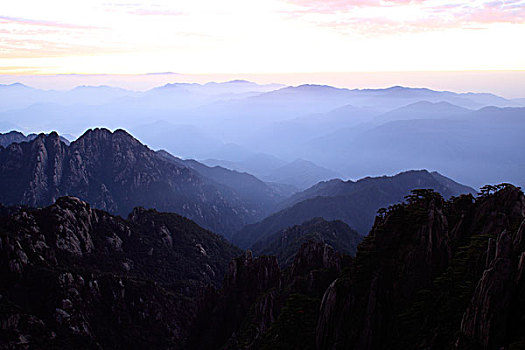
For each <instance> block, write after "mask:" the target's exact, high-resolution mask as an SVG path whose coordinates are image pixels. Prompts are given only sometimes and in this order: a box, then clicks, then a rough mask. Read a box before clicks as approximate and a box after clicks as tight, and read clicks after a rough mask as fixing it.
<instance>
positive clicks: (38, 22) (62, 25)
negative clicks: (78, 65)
mask: <svg viewBox="0 0 525 350" xmlns="http://www.w3.org/2000/svg"><path fill="white" fill-rule="evenodd" d="M2 23H3V24H5V23H18V24H24V25H32V26H39V27H57V28H66V29H100V28H99V27H93V26H85V25H78V24H71V23H61V22H53V21H44V20H39V19H30V18H22V17H9V16H0V24H2Z"/></svg>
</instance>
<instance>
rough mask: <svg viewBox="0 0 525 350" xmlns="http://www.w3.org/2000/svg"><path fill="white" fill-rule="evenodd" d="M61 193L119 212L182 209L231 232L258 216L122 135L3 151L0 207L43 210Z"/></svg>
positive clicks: (53, 139)
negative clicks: (142, 207)
mask: <svg viewBox="0 0 525 350" xmlns="http://www.w3.org/2000/svg"><path fill="white" fill-rule="evenodd" d="M62 195H74V196H78V197H79V198H81V199H83V200H86V201H88V202H89V203H91V204H92V205H93V206H94V207H96V208H100V209H104V210H107V211H109V212H111V213H116V214H120V215H127V214H128V213H129V212H130V211H131V209H132V208H133V207H135V206H144V207H148V208H156V209H159V210H163V211H171V212H177V213H179V214H181V215H184V216H187V217H189V218H191V219H194V220H195V221H196V222H198V223H199V224H201V225H203V226H204V227H206V228H209V229H212V230H214V231H215V232H218V233H221V234H225V235H228V234H230V233H231V232H233V231H235V230H236V229H238V228H240V227H241V226H242V225H244V224H246V223H249V222H250V221H251V222H253V221H255V220H256V219H257V216H258V214H257V211H256V210H255V209H254V208H251V207H249V205H248V204H247V203H244V202H243V201H242V200H241V199H240V198H238V196H237V194H236V193H235V192H234V191H232V190H231V189H229V188H227V187H225V186H222V187H219V186H218V185H217V184H216V183H210V182H209V181H207V180H206V178H204V177H202V176H200V175H199V174H198V173H197V172H196V171H194V170H192V169H191V168H188V167H185V166H182V165H177V164H174V163H172V162H168V161H166V160H165V159H163V158H161V157H159V156H158V155H157V154H156V153H155V152H154V151H152V150H150V149H149V148H147V147H146V146H144V145H142V144H141V143H140V142H139V141H137V140H136V139H134V138H133V137H132V136H131V135H129V134H128V133H126V132H125V131H123V130H117V131H115V132H114V133H112V132H110V131H108V130H106V129H94V130H88V131H87V132H86V133H85V134H84V135H82V136H81V137H79V138H78V139H77V140H76V141H74V142H72V143H71V145H70V146H67V145H65V144H64V143H62V142H60V139H59V137H58V135H57V134H56V133H51V134H50V135H49V136H45V135H43V134H41V135H39V136H38V137H37V138H36V139H35V140H33V141H32V142H29V143H20V144H11V145H10V146H8V147H7V148H0V202H3V203H5V204H27V205H30V206H43V205H48V204H50V203H52V202H53V201H54V200H55V199H56V198H58V197H60V196H62Z"/></svg>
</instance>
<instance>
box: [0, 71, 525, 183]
mask: <svg viewBox="0 0 525 350" xmlns="http://www.w3.org/2000/svg"><path fill="white" fill-rule="evenodd" d="M0 94H1V96H2V99H1V100H0V128H3V129H4V130H3V131H9V130H21V131H23V132H26V133H34V132H41V131H45V132H47V131H50V130H55V129H56V128H57V127H59V129H58V130H57V131H58V132H59V133H60V134H64V135H65V134H71V135H74V137H73V138H76V137H77V136H79V135H81V134H82V133H83V132H84V131H85V130H86V129H88V128H95V127H102V126H104V127H107V128H110V129H117V128H123V129H126V130H130V131H131V132H132V133H133V134H134V135H135V136H136V137H138V139H139V140H140V141H141V142H142V143H144V144H147V145H149V146H150V147H151V148H152V149H155V150H159V149H165V150H166V151H168V152H169V153H171V154H173V155H175V156H178V157H182V158H192V159H196V160H198V161H203V160H207V159H214V160H215V161H214V162H215V165H219V164H220V165H222V166H225V165H226V164H227V163H230V164H231V162H238V161H241V162H244V160H245V159H247V158H249V157H248V156H241V155H242V154H245V155H246V154H248V153H249V154H252V155H258V154H263V155H265V156H266V157H274V158H278V159H281V160H283V162H284V164H289V163H292V162H293V161H295V160H297V159H301V160H304V161H308V162H311V163H314V164H315V165H316V166H318V167H320V168H323V169H326V170H327V172H328V173H331V174H338V176H337V177H341V178H345V179H359V178H361V177H364V176H368V175H382V174H390V175H393V174H396V173H398V172H400V171H403V170H406V169H421V168H425V169H435V170H439V171H442V172H444V173H447V174H449V175H450V176H452V177H453V178H454V179H456V180H458V181H460V182H462V183H465V184H468V185H470V186H474V187H479V186H482V185H483V184H486V183H498V182H511V183H515V184H518V185H519V184H521V185H523V184H525V179H524V178H523V173H524V171H523V166H524V165H523V164H525V163H524V159H523V157H522V153H521V152H519V151H518V150H519V149H521V148H522V146H523V139H522V138H521V137H520V135H521V134H522V132H523V128H524V125H525V122H524V118H523V116H524V115H525V112H524V111H525V108H524V107H523V105H522V104H521V103H520V100H508V99H505V98H502V97H499V96H496V95H492V94H483V93H455V92H449V91H434V90H430V89H424V88H408V87H400V86H394V87H390V88H385V89H354V90H350V89H340V88H335V87H331V86H324V85H301V86H296V87H291V86H288V87H283V86H281V85H257V84H254V83H251V82H247V81H231V82H225V83H210V84H204V85H199V84H179V83H173V84H168V85H165V86H160V87H158V88H154V89H151V90H148V91H144V92H134V91H126V90H122V89H113V88H111V87H107V86H102V87H89V86H84V87H78V88H76V89H73V90H70V91H45V90H38V89H33V88H30V87H27V86H23V85H21V84H12V85H2V86H1V87H0ZM0 131H2V130H0ZM174 134H175V135H178V136H177V137H171V135H174ZM228 145H233V147H229V148H228ZM223 147H226V148H228V149H229V151H227V150H226V148H223ZM503 148H504V151H503V150H502V149H503ZM241 158H242V159H241ZM284 164H282V165H281V166H283V165H284ZM461 164H468V166H466V167H465V168H464V170H462V171H458V170H457V169H459V167H458V165H461ZM266 165H267V166H268V167H267V168H264V169H259V171H254V169H253V167H252V168H251V169H241V167H240V166H239V167H237V165H236V164H232V165H231V166H230V167H229V168H230V169H232V170H241V171H248V172H250V173H252V174H253V175H256V176H258V177H259V178H261V179H262V180H265V181H269V179H273V178H274V177H270V178H269V179H267V178H264V176H265V175H271V174H272V171H273V170H274V169H273V168H272V164H271V163H270V162H268V163H267V164H266ZM259 167H260V166H259ZM327 179H328V178H326V177H325V178H320V177H316V178H313V179H312V181H310V182H307V183H306V184H303V185H301V184H300V183H293V185H294V186H297V185H299V188H300V189H304V188H305V187H307V186H309V185H312V184H313V183H312V182H313V181H318V180H327ZM276 180H278V181H279V182H282V181H283V180H286V181H288V182H291V181H290V178H288V180H287V179H286V178H282V177H281V178H276ZM271 181H275V180H271Z"/></svg>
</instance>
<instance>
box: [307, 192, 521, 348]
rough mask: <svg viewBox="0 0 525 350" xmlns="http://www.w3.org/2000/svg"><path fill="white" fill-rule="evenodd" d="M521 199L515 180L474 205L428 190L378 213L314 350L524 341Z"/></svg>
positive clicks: (333, 294) (335, 288)
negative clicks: (427, 194) (420, 196)
mask: <svg viewBox="0 0 525 350" xmlns="http://www.w3.org/2000/svg"><path fill="white" fill-rule="evenodd" d="M524 199H525V197H524V196H523V193H522V192H520V191H519V190H518V189H516V188H514V187H512V186H510V187H507V188H505V189H503V190H501V191H499V192H497V193H496V194H493V195H491V196H488V197H486V198H478V199H477V200H476V201H475V202H474V201H473V199H472V197H470V198H469V197H468V196H464V197H461V198H455V199H452V200H450V201H447V202H444V201H443V200H442V199H440V198H438V197H436V196H430V197H428V198H425V199H419V200H416V201H413V202H412V203H409V204H406V205H398V206H394V207H393V208H392V209H391V210H390V211H389V213H388V214H387V215H386V216H384V217H378V218H377V219H376V223H375V225H374V228H373V229H372V231H371V232H370V234H369V236H368V237H366V238H365V240H364V241H363V243H362V244H361V245H360V246H359V248H358V252H357V255H356V259H355V263H354V265H353V267H352V270H351V271H350V272H349V273H348V274H346V275H345V276H344V277H341V278H339V279H337V280H336V281H334V282H333V283H332V284H331V285H330V287H329V288H328V289H327V290H326V292H325V294H324V297H323V301H322V305H321V311H320V317H319V320H318V324H317V331H316V342H317V347H318V348H320V349H347V348H349V349H421V348H426V349H443V348H454V347H457V348H459V349H477V348H483V349H499V348H501V347H504V346H509V345H510V344H511V343H515V342H520V341H523V340H524V339H523V334H524V333H523V330H524V327H525V320H524V319H523V316H522V315H523V314H524V313H523V312H524V308H523V306H524V305H525V300H524V297H523V295H524V294H523V291H524V289H523V280H522V279H521V278H522V277H521V273H522V272H520V271H521V270H520V266H521V265H520V264H523V262H520V261H521V259H522V255H523V251H524V247H523V238H521V237H522V235H523V233H522V231H523V227H525V224H522V225H521V227H520V226H519V225H520V223H522V222H523V220H524V218H525V215H524V214H525V212H524V211H523V208H524V206H523V203H524V202H523V200H524ZM518 227H520V228H519V229H518ZM487 247H488V248H487ZM520 293H521V294H520ZM458 333H459V334H460V337H459V339H458V338H457V335H458Z"/></svg>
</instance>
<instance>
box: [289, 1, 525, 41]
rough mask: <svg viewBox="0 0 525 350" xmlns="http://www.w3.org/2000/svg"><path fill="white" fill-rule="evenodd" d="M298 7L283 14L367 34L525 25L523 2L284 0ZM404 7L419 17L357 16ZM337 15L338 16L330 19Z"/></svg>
mask: <svg viewBox="0 0 525 350" xmlns="http://www.w3.org/2000/svg"><path fill="white" fill-rule="evenodd" d="M287 2H289V3H293V4H295V5H297V6H298V9H297V10H296V11H288V12H286V13H285V15H287V16H289V17H291V18H300V17H305V16H307V15H312V14H317V15H319V16H316V17H315V19H312V17H311V16H310V17H308V18H307V20H310V21H315V23H316V24H318V25H321V26H326V27H332V28H334V29H337V30H343V31H354V32H360V33H363V34H367V35H375V34H381V33H389V32H393V31H404V32H412V31H414V32H415V31H429V30H440V29H449V28H466V29H482V28H483V26H485V25H488V24H493V23H525V0H509V1H478V2H474V1H471V2H464V1H458V0H452V1H450V2H449V3H445V4H438V5H436V2H435V1H432V0H368V1H367V0H287ZM379 7H399V8H403V7H407V8H410V10H412V11H417V13H418V16H415V17H413V18H411V19H409V20H403V21H401V20H395V19H390V18H385V17H384V16H376V17H370V15H368V16H367V17H363V16H360V12H359V10H360V9H364V8H369V9H374V8H379ZM334 14H338V16H337V17H335V16H332V15H334Z"/></svg>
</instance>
